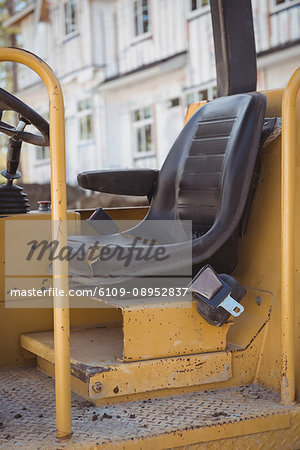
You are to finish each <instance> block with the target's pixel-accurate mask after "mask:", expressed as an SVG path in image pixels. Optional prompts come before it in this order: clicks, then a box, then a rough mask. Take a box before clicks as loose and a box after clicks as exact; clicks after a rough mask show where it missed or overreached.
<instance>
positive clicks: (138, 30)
mask: <svg viewBox="0 0 300 450" xmlns="http://www.w3.org/2000/svg"><path fill="white" fill-rule="evenodd" d="M133 13H134V35H135V36H139V35H140V34H144V33H148V32H149V31H150V23H149V5H148V0H135V1H134V2H133Z"/></svg>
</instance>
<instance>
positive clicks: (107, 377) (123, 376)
mask: <svg viewBox="0 0 300 450" xmlns="http://www.w3.org/2000/svg"><path fill="white" fill-rule="evenodd" d="M0 60H2V61H3V60H10V61H17V62H21V63H25V64H27V65H28V66H29V67H31V68H33V69H34V70H36V72H37V73H39V74H40V75H42V78H43V80H44V81H45V83H46V85H47V87H48V91H49V96H50V99H51V96H52V97H55V98H56V96H58V97H59V99H58V102H59V109H58V110H57V109H55V108H56V107H57V104H55V108H54V107H53V103H52V104H51V102H50V130H51V131H50V133H51V135H50V141H51V155H52V156H51V158H52V194H53V197H52V203H53V212H52V219H54V220H66V219H68V220H73V221H78V222H80V220H85V219H86V218H87V217H89V215H90V211H70V212H68V213H67V212H66V198H65V176H64V170H65V169H64V137H63V135H64V125H63V120H64V117H63V100H62V94H61V90H60V89H59V88H57V86H59V85H57V84H56V83H58V81H57V80H56V79H55V77H54V76H53V74H52V73H51V71H50V69H49V68H47V66H46V65H45V63H43V62H41V61H38V60H37V59H35V58H34V57H33V56H32V55H31V54H27V53H26V52H22V51H20V50H13V49H4V50H1V51H0ZM45 73H47V76H46V75H45ZM294 77H295V79H294V80H295V81H294V82H293V83H294V84H295V83H296V84H297V83H298V85H299V87H300V72H299V71H298V72H297V73H296V74H295V75H294ZM296 84H295V85H296ZM49 86H50V87H49ZM292 87H293V86H292ZM51 89H54V90H52V91H51ZM293 89H294V91H295V89H296V87H293ZM266 95H267V113H266V116H267V117H281V116H282V108H283V106H284V108H285V113H284V115H283V131H284V136H283V138H282V136H278V137H277V138H276V139H275V140H274V141H273V142H272V143H271V144H270V145H268V146H266V147H265V148H264V149H263V151H262V169H261V175H260V179H259V183H258V186H257V190H256V194H255V199H254V203H253V207H252V211H251V215H250V220H249V224H248V228H247V232H246V234H245V237H244V238H243V239H242V240H241V241H240V243H239V259H238V261H239V262H238V266H237V268H236V270H235V272H234V274H233V275H234V276H235V277H236V279H237V280H238V281H239V282H241V283H242V284H243V285H244V286H245V287H246V288H247V296H246V298H245V300H244V301H243V303H244V305H245V312H244V314H242V315H241V316H240V317H239V318H237V319H234V320H233V321H230V322H229V323H227V324H225V325H223V326H222V327H220V328H218V327H214V326H212V325H209V324H208V323H207V322H205V320H204V319H202V318H201V317H200V316H199V315H198V313H197V311H196V307H195V305H194V304H193V303H192V302H190V303H184V302H183V301H181V302H180V301H178V302H173V301H172V300H170V301H168V302H165V303H164V304H159V303H157V304H151V305H145V304H144V303H143V302H142V300H141V299H137V300H136V302H135V303H134V304H132V303H131V304H124V303H123V304H119V303H118V302H114V303H109V304H108V303H107V302H105V301H101V300H99V299H98V300H97V299H93V300H91V302H89V305H88V307H86V308H82V307H78V308H72V309H68V308H67V307H66V304H64V305H60V304H57V303H56V302H57V299H54V308H39V309H33V308H30V309H28V308H23V309H20V308H14V307H11V308H9V307H7V305H6V304H5V301H4V298H5V289H6V287H5V282H7V280H5V252H7V251H8V249H7V245H9V244H8V243H6V248H5V222H6V226H7V222H9V221H10V220H15V219H17V220H26V221H27V220H28V221H30V220H33V221H34V220H41V219H42V220H51V214H47V213H45V214H44V215H40V214H35V213H29V214H26V215H19V216H17V217H16V216H10V217H1V218H0V229H1V241H0V259H1V269H0V280H1V283H0V286H1V287H0V289H1V314H0V329H1V339H0V355H1V358H0V363H1V370H0V381H1V389H4V391H5V392H6V393H9V395H8V396H7V398H6V406H1V408H2V407H3V408H4V409H3V412H4V413H5V411H9V408H10V410H11V411H12V410H13V409H14V402H17V403H16V404H18V407H21V405H23V406H22V408H23V410H24V408H25V410H24V411H27V409H30V411H31V413H32V414H31V415H30V420H31V421H32V422H31V423H32V429H33V430H34V429H38V427H39V424H40V423H41V422H40V421H39V419H38V417H39V414H38V412H39V410H35V409H34V407H35V406H34V405H38V404H39V402H40V405H41V407H45V405H47V402H50V399H49V398H48V396H49V395H52V397H51V402H53V395H54V388H53V385H51V386H52V388H51V389H52V391H51V390H49V389H50V387H51V386H50V387H49V386H48V385H47V384H45V385H43V383H51V382H52V381H51V380H50V381H49V378H48V377H45V376H44V375H41V374H40V372H38V371H36V369H35V367H37V368H38V369H40V371H41V372H43V373H46V374H48V375H50V376H51V377H55V383H56V430H57V437H58V438H65V440H63V441H62V442H61V444H60V443H59V441H57V440H56V438H55V432H54V434H53V432H52V431H51V430H52V428H53V423H52V422H53V420H54V414H55V409H54V406H47V408H48V411H49V417H48V419H47V420H49V423H50V425H49V430H50V431H49V433H48V434H47V433H46V432H45V434H44V435H43V434H42V435H39V434H37V435H36V436H35V435H32V433H31V434H30V432H29V431H27V430H26V431H25V432H24V429H23V428H22V427H20V429H18V427H17V425H14V433H13V436H10V438H7V439H6V438H5V437H4V438H3V440H1V437H0V441H1V445H3V446H4V447H5V448H9V446H10V445H11V446H12V447H13V446H14V445H16V442H17V441H18V442H21V443H23V446H24V447H26V448H29V442H30V445H31V446H33V448H38V447H39V448H60V445H63V446H66V447H70V448H85V447H86V448H98V447H99V446H103V447H108V448H114V449H117V448H129V449H131V448H142V449H148V448H149V449H158V448H175V447H188V446H191V447H195V448H213V449H218V448H222V449H223V448H232V447H233V448H249V449H252V448H253V449H254V448H255V449H257V448H261V449H265V448H278V449H279V448H280V449H282V448H284V449H285V448H286V449H287V448H291V449H297V448H300V405H299V401H300V302H299V297H300V277H298V276H297V274H298V273H299V272H300V236H299V235H298V233H297V232H296V233H295V234H294V235H293V233H294V230H298V229H300V203H299V202H297V201H296V202H295V201H294V199H295V198H296V199H297V198H300V156H299V152H298V153H297V154H296V153H295V159H294V160H293V158H292V157H290V159H289V160H288V161H286V160H285V159H284V157H283V155H282V152H283V151H284V152H285V157H288V156H290V155H286V153H287V152H289V151H291V154H293V152H295V149H296V148H299V146H300V131H299V130H298V129H295V127H294V125H293V123H300V98H299V95H298V96H297V97H296V95H297V94H295V102H294V103H293V102H292V103H291V104H287V103H285V105H283V103H284V102H287V100H286V99H285V97H284V95H285V94H284V91H283V90H275V91H269V92H266ZM296 98H297V102H296ZM51 105H52V107H53V108H54V109H53V110H51ZM199 107H201V104H193V105H191V106H190V108H189V110H188V112H187V118H186V120H188V119H189V117H191V115H192V114H193V113H194V112H195V111H196V110H197V109H198V108H199ZM289 109H290V111H289ZM51 111H52V112H51ZM287 111H288V112H290V115H287V113H286V112H287ZM292 122H293V123H292ZM289 134H290V141H289V142H290V145H291V148H289V146H288V144H287V143H286V142H284V141H283V140H282V139H286V138H287V136H288V135H289ZM292 147H293V148H292ZM291 166H292V167H291ZM286 167H289V170H290V171H292V172H287V173H286V172H284V170H286ZM289 182H290V184H289ZM284 183H287V185H284ZM286 193H287V196H286V197H285V195H286ZM282 199H283V200H282ZM61 205H63V206H61ZM285 208H289V209H288V211H287V212H286V214H283V213H284V211H285ZM146 212H147V208H119V209H118V208H114V209H108V210H107V213H108V214H109V215H110V216H111V217H112V218H113V219H114V220H118V219H120V220H124V219H126V220H127V219H130V220H136V221H139V220H140V219H141V218H142V217H144V215H145V214H146ZM283 218H286V219H287V222H286V223H283ZM289 227H290V228H289ZM54 228H55V227H54ZM282 230H287V231H286V234H285V235H284V236H282ZM55 232H57V230H55V229H54V230H53V233H55ZM291 234H292V237H291ZM59 239H61V243H62V244H63V242H64V241H63V240H64V239H65V236H64V235H62V236H61V237H60V238H59ZM284 239H285V240H284ZM289 239H290V240H289ZM283 241H284V244H283V245H284V246H285V247H284V249H286V248H288V249H289V248H290V247H289V245H290V244H292V245H293V249H292V251H291V250H290V251H289V252H288V255H287V256H286V255H285V253H284V250H282V247H281V244H282V242H283ZM11 246H12V250H13V249H14V243H13V242H12V243H11ZM293 252H294V253H293ZM293 264H294V269H293ZM291 266H292V269H291ZM66 269H67V268H66V265H65V264H64V265H60V264H57V267H56V269H55V270H54V283H56V284H57V285H64V286H65V283H67V281H66V280H67V277H66ZM290 270H292V271H293V270H294V273H292V274H291V272H290ZM283 272H284V274H286V273H288V274H289V275H288V277H287V278H286V277H285V276H282V273H283ZM55 280H56V281H55ZM282 280H283V281H284V283H286V285H283V284H282ZM291 283H292V284H291ZM284 296H287V297H285V300H284V302H283V300H282V299H283V297H284ZM93 302H94V303H93ZM95 302H97V303H95ZM101 302H102V303H101ZM99 303H101V305H100V306H101V307H99ZM291 312H292V313H293V316H292V317H291V316H290V313H291ZM53 318H54V321H53ZM69 323H70V329H71V332H70V339H71V346H70V345H69V344H70V339H69ZM178 333H179V335H178ZM54 344H55V345H54ZM282 361H283V362H284V364H286V370H285V367H282ZM91 367H94V368H95V370H91V369H90V368H91ZM24 380H27V382H26V383H24ZM70 385H71V387H72V391H73V392H74V393H75V394H76V395H79V397H76V395H75V397H76V398H75V400H74V399H73V400H71V394H70ZM13 386H14V387H13ZM43 386H44V387H43ZM14 389H17V391H18V393H19V394H18V396H17V397H16V396H14V395H13V391H14ZM294 391H295V397H294V396H293V392H294ZM49 392H52V394H49ZM280 392H281V401H280V395H279V393H280ZM78 399H79V400H78ZM80 399H81V400H80ZM82 399H84V401H85V403H84V402H83V403H80V402H81V401H83V400H82ZM71 401H72V415H73V418H75V419H76V420H75V419H74V423H73V435H72V434H71V433H72V431H71ZM87 401H88V403H86V402H87ZM76 402H77V403H76ZM90 402H91V403H90ZM149 402H150V403H149ZM151 402H154V403H151ZM155 402H158V403H155ZM3 404H4V403H3V402H1V405H3ZM79 404H80V405H81V406H80V407H79V406H78V405H79ZM92 405H94V406H92ZM108 405H109V406H108ZM143 405H144V406H143ZM183 405H185V406H183ZM106 407H107V408H113V409H110V410H109V411H114V413H115V414H116V416H115V417H116V418H117V419H116V420H121V422H118V421H117V422H116V421H115V419H114V417H113V419H111V421H110V420H107V417H106V416H109V414H106V413H105V411H106V409H105V408H106ZM5 408H6V409H5ZM147 408H148V409H147ZM164 409H166V411H167V412H168V416H169V418H170V421H166V423H164V420H161V421H160V420H159V419H160V415H161V414H163V412H164ZM79 410H80V415H79V413H78V411H79ZM124 411H125V412H124ZM136 411H138V412H136ZM143 411H144V412H143ZM92 412H93V413H92ZM23 414H25V413H23ZM91 414H92V416H91ZM101 414H104V415H102V416H101ZM105 414H106V416H105ZM122 414H123V415H124V414H125V416H124V420H123V416H122ZM128 414H129V415H128ZM176 414H178V417H177V416H176ZM21 415H22V414H21ZM50 415H51V416H50ZM99 416H101V417H102V419H101V421H99V420H98V419H99ZM137 417H138V418H139V419H140V423H142V424H144V425H145V428H144V430H145V432H143V433H138V432H135V431H134V428H133V429H131V428H130V427H131V424H132V423H133V422H131V421H134V420H136V419H137ZM108 419H109V417H108ZM125 419H126V420H125ZM28 420H29V419H28ZM105 420H106V421H105ZM122 420H123V421H122ZM4 422H5V420H4ZM108 422H109V423H110V424H111V425H110V426H111V429H108V428H107V427H108V425H105V426H104V423H105V424H106V423H108ZM152 422H153V424H155V426H154V425H153V427H152V425H151V424H152ZM4 425H5V423H4ZM7 427H9V425H7ZM51 427H52V428H51ZM105 427H106V428H105ZM126 427H128V433H127V434H126V433H125V431H124V430H125V429H126ZM22 430H23V431H22ZM121 430H122V431H121ZM132 430H133V431H132ZM105 433H106V434H105ZM124 433H125V434H124ZM29 434H30V437H29ZM5 439H6V440H5Z"/></svg>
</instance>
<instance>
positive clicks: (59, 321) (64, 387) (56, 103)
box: [0, 47, 72, 438]
mask: <svg viewBox="0 0 300 450" xmlns="http://www.w3.org/2000/svg"><path fill="white" fill-rule="evenodd" d="M0 61H12V62H17V63H21V64H24V65H25V66H28V67H29V68H30V69H32V70H33V71H34V72H36V73H37V74H38V75H39V76H40V78H41V79H42V80H43V82H44V83H45V85H46V88H47V91H48V96H49V122H50V153H51V201H52V239H53V240H57V241H58V243H59V244H58V248H59V249H60V248H62V247H64V246H66V245H67V227H66V225H67V194H66V167H65V117H64V101H63V93H62V90H61V87H60V84H59V81H58V79H57V78H56V76H55V75H54V73H53V71H52V70H51V69H50V67H49V66H48V65H47V64H46V63H45V62H44V61H42V60H41V59H40V58H38V57H37V56H36V55H34V54H33V53H30V52H27V51H25V50H22V49H17V48H8V47H7V48H5V47H4V48H0ZM53 287H54V288H57V289H54V292H59V290H60V289H62V290H63V291H64V292H65V293H66V296H65V297H64V298H62V297H59V296H54V298H53V307H54V346H55V347H54V350H55V395H56V429H57V437H58V438H65V437H67V436H69V435H71V433H72V422H71V373H70V317H69V297H68V294H67V293H68V262H67V261H59V259H57V260H54V261H53ZM62 301H63V304H62Z"/></svg>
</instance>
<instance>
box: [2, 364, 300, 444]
mask: <svg viewBox="0 0 300 450" xmlns="http://www.w3.org/2000/svg"><path fill="white" fill-rule="evenodd" d="M0 398H1V413H0V414H1V418H0V422H1V427H0V448H4V449H7V448H17V447H23V448H26V449H29V448H35V449H36V448H51V449H52V448H56V449H57V448H63V447H69V448H78V447H79V446H88V447H89V448H93V446H94V445H95V444H96V443H97V442H98V443H100V444H106V445H107V446H111V447H112V448H119V445H123V443H124V447H125V448H126V446H127V445H126V443H128V442H129V443H131V442H133V440H134V441H139V442H141V441H140V440H141V439H143V440H144V442H145V447H144V444H142V445H141V443H140V444H138V445H137V448H166V447H168V445H167V441H166V445H164V444H162V443H161V442H160V443H158V445H157V446H156V445H155V444H151V445H152V447H151V445H150V446H149V445H148V444H149V439H152V438H153V439H154V440H155V439H163V438H166V439H168V438H170V436H172V435H173V436H174V434H176V433H177V432H178V433H179V436H180V435H182V434H183V433H187V434H186V435H187V436H188V433H189V432H190V433H191V435H192V434H193V433H195V430H198V431H199V430H200V431H201V429H203V431H207V430H208V431H209V430H217V429H218V427H223V426H224V427H226V426H230V424H232V426H235V427H237V426H239V425H240V427H241V428H240V429H241V431H240V432H239V433H238V435H240V434H241V435H245V434H247V433H246V432H245V424H247V421H249V424H250V423H251V421H252V426H253V424H254V425H255V426H256V427H257V431H255V432H257V433H258V432H259V431H260V432H263V431H268V432H270V427H273V428H277V429H278V428H281V429H282V430H281V432H280V433H281V436H282V439H283V438H284V436H285V434H284V433H285V430H286V429H287V430H288V426H289V423H290V416H289V411H291V408H290V407H287V406H283V405H280V404H279V403H278V400H279V396H278V395H277V394H273V393H271V392H270V391H268V390H266V389H264V388H262V387H259V386H258V385H252V386H242V387H241V386H240V387H236V388H229V389H220V390H215V391H208V392H206V391H204V392H199V393H193V394H186V395H180V396H174V397H168V398H162V399H156V400H147V401H137V402H130V403H129V402H128V403H119V404H116V405H112V406H107V407H101V408H96V407H95V406H92V405H91V404H90V403H88V402H87V401H85V400H82V399H81V398H80V397H78V396H77V395H73V396H72V420H73V430H74V434H73V437H72V439H71V440H70V441H62V442H61V443H59V441H57V440H56V438H55V401H54V383H53V380H52V379H50V378H49V377H47V376H45V375H43V374H41V373H39V372H38V371H36V370H35V369H33V368H29V369H2V370H1V371H0ZM297 413H298V415H297V416H296V414H297ZM299 413H300V407H299V405H298V406H294V408H293V414H294V416H295V417H297V418H298V419H297V420H298V424H299V417H300V416H299ZM253 421H254V422H253ZM255 421H256V422H255ZM214 427H215V428H214ZM293 427H294V429H295V430H296V432H297V429H296V425H295V424H294V425H293ZM298 431H299V427H298ZM235 433H236V431H235ZM277 433H278V431H277ZM227 434H228V431H227ZM248 434H250V433H248ZM234 436H235V437H236V436H237V434H233V435H232V436H228V437H234ZM220 437H223V436H221V435H220ZM296 438H297V434H296V435H293V439H294V442H295V443H296V444H297V442H298V441H297V439H296ZM213 439H214V440H215V439H217V436H215V437H214V438H213ZM264 439H265V440H263V441H262V442H264V443H265V442H268V440H266V439H267V438H264ZM147 442H148V444H147ZM153 442H154V441H153ZM188 442H189V438H188V437H187V438H186V442H185V444H187V443H188ZM195 442H197V441H195ZM220 442H226V441H220ZM244 442H246V441H244ZM286 442H290V441H286ZM291 442H292V441H291ZM169 443H170V442H169ZM296 444H295V445H296ZM183 445H184V443H183ZM169 447H170V446H169ZM120 448H122V447H120ZM200 448H202V447H200ZM209 448H218V447H217V446H216V447H209ZM220 448H221V447H220ZM222 448H229V447H222ZM236 448H240V447H236ZM241 448H242V447H241ZM243 448H248V447H243ZM249 448H254V447H249ZM257 448H262V447H259V446H258V447H257ZM264 448H271V447H268V445H266V446H265V447H264ZM275 448H279V447H275ZM281 448H295V449H296V448H297V447H296V446H295V447H293V446H288V447H281Z"/></svg>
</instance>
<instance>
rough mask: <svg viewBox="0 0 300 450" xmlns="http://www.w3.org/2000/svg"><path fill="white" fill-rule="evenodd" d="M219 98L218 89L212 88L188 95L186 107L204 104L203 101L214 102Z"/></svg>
mask: <svg viewBox="0 0 300 450" xmlns="http://www.w3.org/2000/svg"><path fill="white" fill-rule="evenodd" d="M216 96H217V87H216V86H210V87H208V88H206V89H202V90H198V91H193V92H190V93H188V94H187V96H186V106H188V105H190V104H191V103H195V102H202V101H203V100H212V99H213V98H216Z"/></svg>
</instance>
